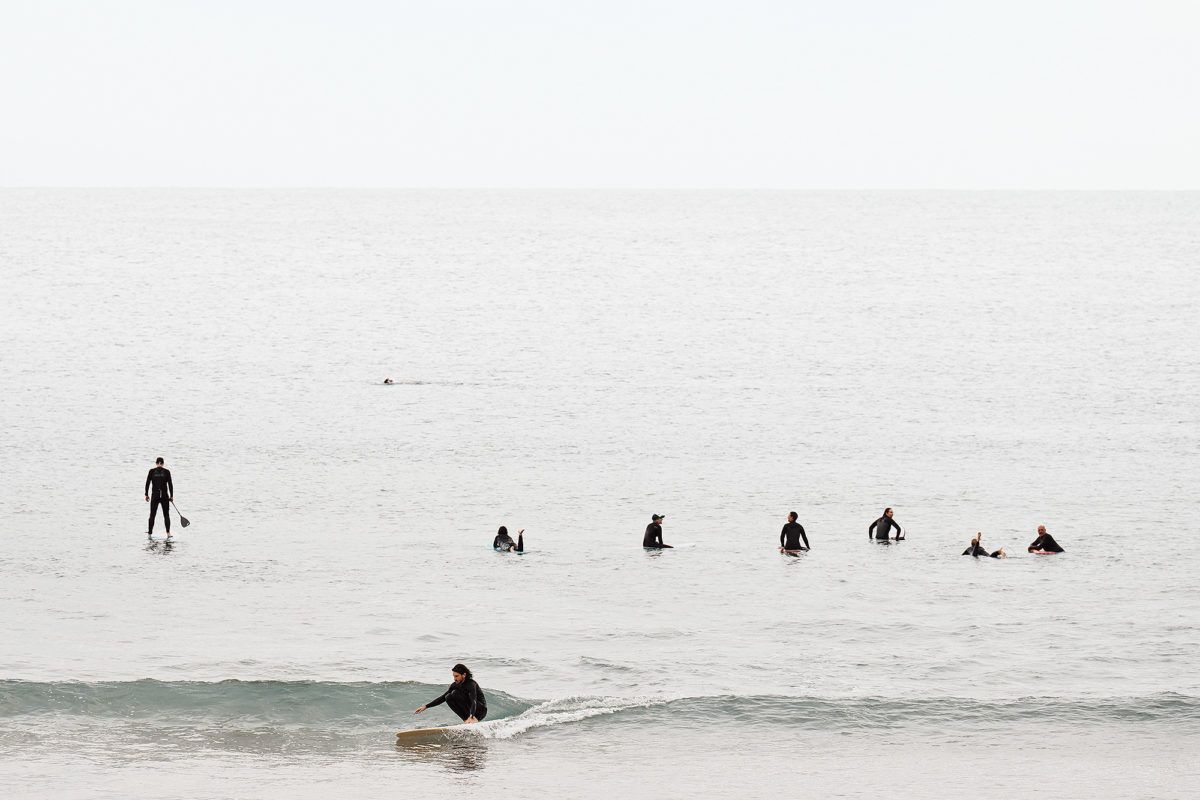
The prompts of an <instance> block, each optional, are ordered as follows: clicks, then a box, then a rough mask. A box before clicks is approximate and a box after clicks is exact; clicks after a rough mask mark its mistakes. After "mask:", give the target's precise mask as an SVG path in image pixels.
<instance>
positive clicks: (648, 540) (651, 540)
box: [642, 514, 671, 550]
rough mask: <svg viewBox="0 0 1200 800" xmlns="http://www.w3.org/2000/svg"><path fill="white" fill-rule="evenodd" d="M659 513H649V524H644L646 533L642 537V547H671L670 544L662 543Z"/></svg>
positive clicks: (660, 548) (660, 516) (661, 518)
mask: <svg viewBox="0 0 1200 800" xmlns="http://www.w3.org/2000/svg"><path fill="white" fill-rule="evenodd" d="M662 521H663V517H662V515H661V514H651V515H650V524H649V525H647V526H646V535H645V536H643V537H642V547H653V548H654V549H656V550H662V549H664V548H666V549H668V550H669V549H671V545H669V544H663V540H662Z"/></svg>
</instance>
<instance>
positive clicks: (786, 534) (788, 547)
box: [779, 511, 808, 553]
mask: <svg viewBox="0 0 1200 800" xmlns="http://www.w3.org/2000/svg"><path fill="white" fill-rule="evenodd" d="M801 539H803V540H804V546H803V547H801V546H800V540H801ZM807 549H808V537H807V536H805V535H804V526H803V525H801V524H800V523H799V522H796V512H795V511H792V512H789V513H788V521H787V524H786V525H784V526H783V530H781V531H780V532H779V552H781V553H795V552H798V551H800V550H807Z"/></svg>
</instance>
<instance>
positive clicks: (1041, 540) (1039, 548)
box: [1027, 525, 1063, 555]
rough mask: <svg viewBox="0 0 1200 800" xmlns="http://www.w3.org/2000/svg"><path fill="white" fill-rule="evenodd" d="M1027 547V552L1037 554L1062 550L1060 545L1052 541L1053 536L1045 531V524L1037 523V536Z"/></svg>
mask: <svg viewBox="0 0 1200 800" xmlns="http://www.w3.org/2000/svg"><path fill="white" fill-rule="evenodd" d="M1027 549H1028V550H1029V552H1031V553H1037V554H1039V555H1050V554H1051V553H1061V552H1063V549H1062V546H1061V545H1059V543H1058V542H1056V541H1054V537H1053V536H1051V535H1050V534H1048V533H1046V526H1045V525H1038V537H1037V538H1036V539H1034V540H1033V544H1031V545H1029V547H1028V548H1027Z"/></svg>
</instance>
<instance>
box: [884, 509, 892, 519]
mask: <svg viewBox="0 0 1200 800" xmlns="http://www.w3.org/2000/svg"><path fill="white" fill-rule="evenodd" d="M883 515H884V516H885V517H890V516H891V515H892V510H891V509H890V508H885V509H884V510H883Z"/></svg>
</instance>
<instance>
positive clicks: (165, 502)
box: [146, 458, 175, 539]
mask: <svg viewBox="0 0 1200 800" xmlns="http://www.w3.org/2000/svg"><path fill="white" fill-rule="evenodd" d="M151 484H153V485H154V489H153V494H154V499H153V500H151V499H150V495H151V491H152V490H151V489H150V486H151ZM174 500H175V485H174V484H172V483H171V470H169V469H167V468H166V467H164V466H163V460H162V458H157V459H155V460H154V468H153V469H151V470H150V471H149V472H148V473H146V502H147V503H149V504H150V527H148V528H147V529H146V538H147V539H153V538H154V517H155V515H156V513H157V512H158V507H159V506H162V512H163V524H164V525H166V526H167V538H168V539H170V538H171V510H170V506H169V504H170V503H171V502H173V501H174Z"/></svg>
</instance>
